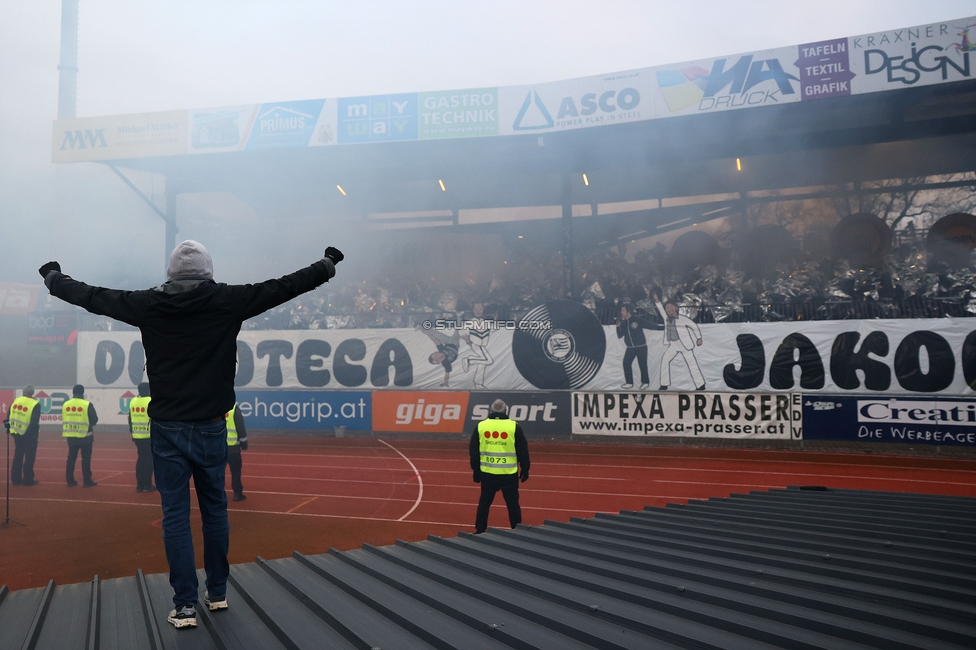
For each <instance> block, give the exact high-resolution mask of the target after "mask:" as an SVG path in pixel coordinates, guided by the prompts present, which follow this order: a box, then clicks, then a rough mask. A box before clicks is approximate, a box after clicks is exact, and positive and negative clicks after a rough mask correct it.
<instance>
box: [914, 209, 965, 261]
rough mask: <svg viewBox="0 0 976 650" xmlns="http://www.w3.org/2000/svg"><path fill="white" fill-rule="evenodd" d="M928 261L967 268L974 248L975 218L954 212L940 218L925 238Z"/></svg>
mask: <svg viewBox="0 0 976 650" xmlns="http://www.w3.org/2000/svg"><path fill="white" fill-rule="evenodd" d="M925 247H926V248H927V249H928V251H929V259H931V260H937V261H940V262H945V263H947V264H949V265H951V266H968V265H969V262H970V261H971V259H972V251H973V249H974V248H976V216H973V215H971V214H967V213H965V212H956V213H954V214H947V215H946V216H944V217H942V218H941V219H939V220H938V221H936V222H935V223H934V224H932V227H931V228H930V229H929V233H928V236H927V237H926V238H925Z"/></svg>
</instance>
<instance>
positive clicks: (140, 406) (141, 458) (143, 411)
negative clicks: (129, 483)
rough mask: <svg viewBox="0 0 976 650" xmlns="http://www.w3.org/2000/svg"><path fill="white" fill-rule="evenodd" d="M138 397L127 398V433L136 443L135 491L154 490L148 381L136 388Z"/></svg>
mask: <svg viewBox="0 0 976 650" xmlns="http://www.w3.org/2000/svg"><path fill="white" fill-rule="evenodd" d="M136 390H138V391H139V395H138V397H133V398H132V399H131V400H129V433H131V434H132V442H134V443H135V445H136V454H137V455H136V492H155V491H156V487H155V486H154V485H153V484H152V478H153V464H152V443H151V442H150V441H149V411H148V409H149V402H150V401H151V400H152V398H151V397H150V396H149V382H148V381H144V382H142V383H140V384H139V386H138V388H137V389H136Z"/></svg>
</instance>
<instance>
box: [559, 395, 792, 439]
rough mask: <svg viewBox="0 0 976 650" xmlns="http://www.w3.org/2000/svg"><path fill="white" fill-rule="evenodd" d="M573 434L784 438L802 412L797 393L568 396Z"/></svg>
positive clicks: (789, 436) (788, 435) (790, 436)
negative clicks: (569, 397) (570, 399)
mask: <svg viewBox="0 0 976 650" xmlns="http://www.w3.org/2000/svg"><path fill="white" fill-rule="evenodd" d="M573 433H574V434H586V435H605V436H680V437H695V436H698V437H703V438H772V439H784V440H789V439H798V438H802V437H803V414H802V411H801V409H800V396H799V395H783V394H778V395H770V394H747V395H739V394H735V393H732V394H729V393H573Z"/></svg>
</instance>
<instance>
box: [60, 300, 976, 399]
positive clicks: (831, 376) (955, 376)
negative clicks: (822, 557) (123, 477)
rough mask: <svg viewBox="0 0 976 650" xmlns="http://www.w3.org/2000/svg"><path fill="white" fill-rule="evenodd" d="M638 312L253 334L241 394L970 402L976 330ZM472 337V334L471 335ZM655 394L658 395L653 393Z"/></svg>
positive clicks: (116, 364) (955, 324) (82, 376)
mask: <svg viewBox="0 0 976 650" xmlns="http://www.w3.org/2000/svg"><path fill="white" fill-rule="evenodd" d="M659 309H660V311H661V312H662V314H658V313H655V311H656V310H655V311H651V312H650V313H640V314H637V315H636V317H635V318H632V319H630V320H627V321H621V322H620V324H619V325H618V326H613V325H609V326H604V325H601V324H600V322H599V321H598V320H597V318H596V316H595V315H594V314H593V313H592V312H591V311H589V310H588V309H587V308H586V307H584V306H583V305H581V304H579V303H576V302H571V301H567V300H556V301H553V302H550V303H547V304H545V305H541V306H539V307H537V308H536V309H533V310H532V311H530V312H529V313H528V314H527V315H526V316H525V317H523V318H522V319H520V320H519V321H507V322H506V321H490V322H489V321H472V320H443V319H436V318H432V319H431V320H428V321H426V322H424V323H423V325H422V327H420V328H418V329H415V330H414V329H366V330H287V331H274V330H249V331H245V332H241V334H240V336H239V338H238V345H237V360H238V369H237V378H236V381H235V385H236V386H237V388H238V389H241V390H258V391H261V390H268V389H274V390H286V389H287V390H308V389H326V390H371V391H382V390H427V391H444V390H451V391H457V390H462V391H472V390H484V391H533V390H543V391H550V390H587V391H619V390H624V391H629V390H634V391H642V392H648V391H659V392H664V391H676V392H680V391H710V392H757V393H770V392H781V393H791V392H803V393H805V394H810V393H818V392H823V393H830V394H841V395H843V394H865V395H878V394H892V395H945V396H967V395H971V394H972V393H973V387H976V321H974V320H973V319H965V318H964V319H954V318H938V319H935V318H933V319H913V320H908V319H905V320H856V321H814V322H806V321H797V322H784V323H712V324H703V325H699V324H697V323H695V322H694V321H693V320H692V319H691V318H689V317H688V316H687V315H685V314H682V313H679V314H677V316H676V317H675V318H674V319H673V320H672V321H670V322H671V327H670V328H668V329H666V328H665V324H664V323H665V322H666V320H665V318H666V316H665V315H664V314H663V311H664V310H663V307H661V308H659ZM474 330H479V331H480V332H481V334H482V336H480V337H478V336H472V335H471V332H472V331H474ZM77 349H78V383H81V384H83V385H85V386H86V387H89V388H129V389H131V388H134V387H135V386H136V385H137V384H138V383H139V382H140V381H142V380H143V379H144V378H145V353H144V351H143V348H142V342H141V339H140V336H139V333H138V332H136V331H128V332H82V333H80V334H79V335H78V342H77ZM662 387H664V388H662Z"/></svg>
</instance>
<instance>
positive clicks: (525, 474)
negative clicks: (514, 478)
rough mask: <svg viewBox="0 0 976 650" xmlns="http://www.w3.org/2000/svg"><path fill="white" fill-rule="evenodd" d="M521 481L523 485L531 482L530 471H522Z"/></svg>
mask: <svg viewBox="0 0 976 650" xmlns="http://www.w3.org/2000/svg"><path fill="white" fill-rule="evenodd" d="M519 480H520V481H522V482H523V483H525V482H526V481H528V480H529V470H527V469H523V470H522V473H521V474H519Z"/></svg>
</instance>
